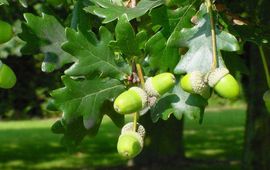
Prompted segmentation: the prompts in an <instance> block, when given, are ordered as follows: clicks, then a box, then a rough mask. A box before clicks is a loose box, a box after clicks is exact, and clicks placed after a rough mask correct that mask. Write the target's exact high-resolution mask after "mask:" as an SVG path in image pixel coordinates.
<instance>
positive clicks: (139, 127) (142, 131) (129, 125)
mask: <svg viewBox="0 0 270 170" xmlns="http://www.w3.org/2000/svg"><path fill="white" fill-rule="evenodd" d="M130 131H132V132H134V131H133V122H129V123H127V124H126V125H125V126H123V127H122V130H121V134H123V133H126V132H130ZM136 132H137V133H138V134H139V135H140V136H141V138H142V139H143V138H144V136H145V129H144V127H143V126H142V125H140V124H139V123H137V129H136Z"/></svg>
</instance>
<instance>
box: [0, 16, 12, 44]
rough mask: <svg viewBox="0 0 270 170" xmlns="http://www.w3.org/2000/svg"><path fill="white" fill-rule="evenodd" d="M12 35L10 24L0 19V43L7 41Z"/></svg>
mask: <svg viewBox="0 0 270 170" xmlns="http://www.w3.org/2000/svg"><path fill="white" fill-rule="evenodd" d="M12 36H13V30H12V26H11V25H10V24H9V23H7V22H5V21H2V20H0V44H3V43H6V42H8V41H9V40H10V39H11V38H12Z"/></svg>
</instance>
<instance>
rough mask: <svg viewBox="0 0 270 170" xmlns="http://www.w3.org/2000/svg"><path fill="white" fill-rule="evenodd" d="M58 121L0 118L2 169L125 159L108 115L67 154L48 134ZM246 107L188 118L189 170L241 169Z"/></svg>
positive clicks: (97, 164) (71, 166) (80, 166)
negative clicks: (197, 119)
mask: <svg viewBox="0 0 270 170" xmlns="http://www.w3.org/2000/svg"><path fill="white" fill-rule="evenodd" d="M54 121H55V120H52V119H51V120H31V121H10V122H0V169H1V170H13V169H15V170H17V169H29V170H32V169H33V170H34V169H35V170H46V169H53V170H57V169H59V170H60V169H62V170H64V169H70V170H71V169H83V168H85V169H91V170H92V169H94V168H91V167H106V166H116V165H120V164H123V163H125V161H124V160H123V159H121V158H120V157H119V156H118V154H117V152H116V143H117V137H118V135H119V133H120V129H118V128H116V127H115V126H114V125H113V124H112V123H110V122H111V121H110V120H109V119H108V118H106V119H105V120H104V122H103V125H102V126H101V129H100V133H99V134H98V135H97V136H96V137H95V138H91V139H90V138H86V139H85V140H84V141H83V143H82V144H81V145H80V146H79V148H78V152H76V153H73V154H68V153H67V152H66V150H65V148H63V147H62V146H61V145H60V143H59V139H60V136H59V135H55V134H52V133H51V132H50V128H49V127H50V126H51V124H52V123H53V122H54ZM244 122H245V111H244V109H240V110H237V109H234V110H223V111H219V112H217V111H207V112H206V113H205V118H204V123H203V124H202V125H199V124H197V122H195V121H192V120H187V119H186V121H185V131H184V135H185V147H186V156H187V157H188V158H189V159H190V160H191V161H190V162H189V163H187V165H186V168H185V169H189V170H192V169H217V168H219V169H222V168H220V167H223V168H224V169H239V167H240V159H241V154H242V144H243V130H244Z"/></svg>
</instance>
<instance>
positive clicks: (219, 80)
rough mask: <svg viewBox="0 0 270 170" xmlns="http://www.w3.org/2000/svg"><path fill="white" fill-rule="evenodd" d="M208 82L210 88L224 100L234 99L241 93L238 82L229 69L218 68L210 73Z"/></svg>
mask: <svg viewBox="0 0 270 170" xmlns="http://www.w3.org/2000/svg"><path fill="white" fill-rule="evenodd" d="M207 80H208V84H209V86H210V87H213V88H214V90H215V91H216V92H217V93H218V94H219V95H220V96H222V97H224V98H228V99H233V98H236V97H237V96H238V95H239V93H240V88H239V85H238V83H237V81H236V80H235V78H234V77H233V76H232V75H231V74H229V70H228V69H227V68H216V69H215V70H213V71H211V72H210V73H209V75H208V77H207Z"/></svg>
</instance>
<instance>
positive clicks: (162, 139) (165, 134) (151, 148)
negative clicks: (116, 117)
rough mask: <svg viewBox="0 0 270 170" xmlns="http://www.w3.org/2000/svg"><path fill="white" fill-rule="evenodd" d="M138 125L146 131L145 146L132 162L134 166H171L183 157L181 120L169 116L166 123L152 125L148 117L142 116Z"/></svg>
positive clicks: (159, 122)
mask: <svg viewBox="0 0 270 170" xmlns="http://www.w3.org/2000/svg"><path fill="white" fill-rule="evenodd" d="M140 123H141V124H142V125H143V126H144V127H145V129H146V138H145V145H144V148H143V151H142V153H141V154H140V155H139V156H138V157H137V158H136V159H135V160H134V161H135V165H136V166H144V167H147V168H149V169H150V168H151V167H160V168H161V169H162V167H163V168H164V166H165V167H166V165H170V166H173V164H175V163H177V160H181V159H182V158H183V157H184V146H183V140H182V139H183V120H181V121H179V120H177V119H175V117H174V116H171V117H170V118H169V119H168V120H167V121H163V120H159V121H158V122H157V123H152V122H151V118H150V116H149V115H146V116H143V117H142V118H141V120H140Z"/></svg>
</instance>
